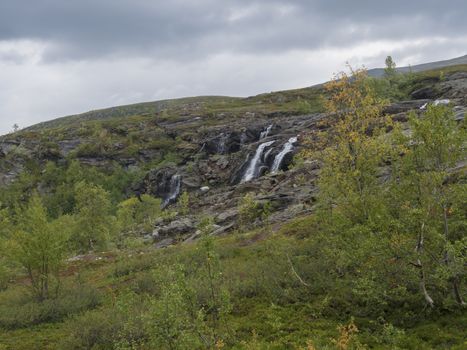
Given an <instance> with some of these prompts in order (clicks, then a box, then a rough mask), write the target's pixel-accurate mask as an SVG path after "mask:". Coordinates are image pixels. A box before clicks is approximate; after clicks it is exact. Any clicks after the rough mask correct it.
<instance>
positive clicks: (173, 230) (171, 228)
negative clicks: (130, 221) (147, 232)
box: [153, 218, 195, 237]
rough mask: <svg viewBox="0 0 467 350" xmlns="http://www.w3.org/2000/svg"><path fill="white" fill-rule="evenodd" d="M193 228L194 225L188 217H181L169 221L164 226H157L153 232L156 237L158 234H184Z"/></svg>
mask: <svg viewBox="0 0 467 350" xmlns="http://www.w3.org/2000/svg"><path fill="white" fill-rule="evenodd" d="M194 229H195V225H194V224H193V222H192V221H191V220H190V219H189V218H181V219H178V220H174V221H172V222H170V223H169V224H168V225H166V226H162V227H159V228H158V229H157V230H155V231H154V232H153V235H155V236H156V237H159V236H174V235H179V234H185V233H188V232H190V231H193V230H194Z"/></svg>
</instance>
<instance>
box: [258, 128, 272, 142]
mask: <svg viewBox="0 0 467 350" xmlns="http://www.w3.org/2000/svg"><path fill="white" fill-rule="evenodd" d="M271 129H272V124H271V125H269V126H268V127H267V128H266V130H264V131H261V134H260V135H259V139H260V140H262V139H264V138H266V137H268V135H269V133H270V132H271Z"/></svg>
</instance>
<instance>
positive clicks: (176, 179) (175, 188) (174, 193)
mask: <svg viewBox="0 0 467 350" xmlns="http://www.w3.org/2000/svg"><path fill="white" fill-rule="evenodd" d="M181 186H182V177H181V176H180V175H178V174H175V175H172V177H171V178H170V192H169V195H168V196H167V198H166V199H165V200H164V203H163V205H162V206H163V207H166V206H168V205H169V204H170V203H172V202H174V201H175V200H176V199H177V197H178V195H179V194H180V188H181Z"/></svg>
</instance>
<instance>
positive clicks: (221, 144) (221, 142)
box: [217, 133, 229, 154]
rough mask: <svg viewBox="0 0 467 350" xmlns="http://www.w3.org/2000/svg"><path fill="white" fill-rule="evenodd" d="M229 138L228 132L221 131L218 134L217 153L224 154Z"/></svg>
mask: <svg viewBox="0 0 467 350" xmlns="http://www.w3.org/2000/svg"><path fill="white" fill-rule="evenodd" d="M228 138H229V135H228V134H224V133H221V134H220V136H219V143H218V144H217V153H219V154H224V153H226V152H225V151H226V147H225V145H226V142H227V140H228Z"/></svg>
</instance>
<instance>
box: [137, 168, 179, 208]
mask: <svg viewBox="0 0 467 350" xmlns="http://www.w3.org/2000/svg"><path fill="white" fill-rule="evenodd" d="M181 189H182V176H181V175H180V174H178V173H177V169H176V168H164V169H159V170H157V169H154V170H151V171H149V172H148V174H147V175H146V177H145V178H144V180H143V182H142V183H140V184H138V185H137V186H136V187H135V188H134V191H135V192H136V194H138V195H141V194H143V193H147V194H150V195H152V196H154V197H159V198H162V200H163V206H164V207H165V206H167V205H169V204H171V203H173V202H175V201H176V200H177V198H178V196H179V195H180V193H181Z"/></svg>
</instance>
